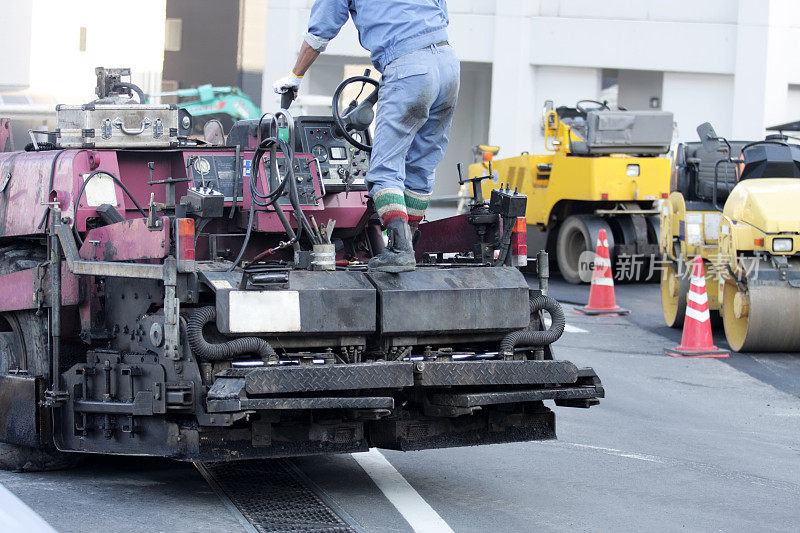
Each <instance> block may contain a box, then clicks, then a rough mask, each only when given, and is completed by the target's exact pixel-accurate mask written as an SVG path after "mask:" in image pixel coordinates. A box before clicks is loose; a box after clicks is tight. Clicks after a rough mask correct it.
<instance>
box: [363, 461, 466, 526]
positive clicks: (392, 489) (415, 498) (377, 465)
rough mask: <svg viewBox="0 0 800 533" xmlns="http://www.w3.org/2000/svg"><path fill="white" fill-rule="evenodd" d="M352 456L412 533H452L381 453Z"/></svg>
mask: <svg viewBox="0 0 800 533" xmlns="http://www.w3.org/2000/svg"><path fill="white" fill-rule="evenodd" d="M352 456H353V459H355V460H356V462H357V463H358V464H359V465H361V468H363V469H364V471H365V472H366V473H367V474H368V475H369V477H371V478H372V481H374V482H375V484H376V485H377V486H378V488H379V489H381V492H383V494H384V495H385V496H386V498H387V499H388V500H389V501H390V502H391V503H392V505H394V506H395V508H397V510H398V511H400V514H401V515H403V518H405V519H406V522H408V525H410V526H411V528H412V529H413V530H414V531H416V532H417V533H429V532H430V533H439V532H450V533H453V530H452V529H451V528H450V526H448V525H447V522H445V521H444V520H443V519H442V517H441V516H439V514H438V513H437V512H436V511H434V510H433V507H431V506H430V505H428V502H426V501H425V500H423V499H422V496H420V495H419V493H418V492H417V491H416V490H414V487H412V486H411V484H410V483H409V482H408V481H406V480H405V478H404V477H403V476H402V475H401V474H400V472H398V471H397V469H395V467H393V466H392V464H391V463H390V462H389V461H388V460H387V459H386V457H384V456H383V454H382V453H381V452H379V451H378V450H377V449H375V448H371V449H370V450H369V451H368V452H360V453H354V454H352Z"/></svg>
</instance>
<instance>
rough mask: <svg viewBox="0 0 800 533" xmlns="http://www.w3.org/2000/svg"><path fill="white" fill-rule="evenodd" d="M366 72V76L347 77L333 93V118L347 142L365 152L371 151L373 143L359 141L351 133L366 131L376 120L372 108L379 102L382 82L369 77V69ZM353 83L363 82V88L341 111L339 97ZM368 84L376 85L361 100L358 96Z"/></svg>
mask: <svg viewBox="0 0 800 533" xmlns="http://www.w3.org/2000/svg"><path fill="white" fill-rule="evenodd" d="M365 74H366V75H365V76H353V77H352V78H347V79H346V80H344V81H343V82H342V83H340V84H339V86H338V87H337V88H336V91H335V92H334V93H333V105H332V108H333V112H332V114H333V120H334V121H335V122H336V126H338V128H339V131H340V132H341V133H342V136H344V138H345V139H347V142H349V143H350V144H352V145H353V146H355V147H356V148H359V149H361V150H364V151H365V152H371V151H372V145H371V144H365V143H364V142H361V141H357V140H355V139H354V138H353V135H352V134H351V132H356V131H360V132H363V131H366V130H367V128H369V125H370V124H372V121H373V120H375V112H374V111H373V110H372V108H373V106H374V105H375V104H376V103H377V102H378V89H380V87H381V84H380V82H379V81H377V80H374V79H372V78H370V77H369V71H367V72H366V73H365ZM352 83H361V90H360V91H359V93H358V95H357V96H356V97H355V99H353V101H351V102H350V104H348V106H347V109H345V110H344V112H341V111H340V110H339V99H340V98H341V96H342V92H343V91H344V90H345V88H346V87H347V86H348V85H350V84H352ZM367 85H372V86H373V87H375V89H373V91H372V92H371V93H370V94H369V96H367V97H366V98H364V99H363V100H362V101H361V102H359V101H358V98H359V97H360V96H361V94H362V93H363V92H364V88H365V87H366V86H367ZM364 138H365V137H364V136H362V139H364Z"/></svg>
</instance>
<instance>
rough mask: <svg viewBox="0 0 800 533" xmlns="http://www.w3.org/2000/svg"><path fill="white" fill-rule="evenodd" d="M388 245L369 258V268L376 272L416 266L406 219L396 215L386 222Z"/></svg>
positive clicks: (412, 268) (396, 272) (409, 268)
mask: <svg viewBox="0 0 800 533" xmlns="http://www.w3.org/2000/svg"><path fill="white" fill-rule="evenodd" d="M386 233H387V235H388V236H389V245H388V246H387V247H386V248H384V249H383V251H382V252H381V253H380V254H378V255H376V256H375V257H373V258H372V259H370V260H369V265H368V266H369V269H370V270H376V271H378V272H391V273H392V274H398V273H400V272H410V271H412V270H415V269H416V268H417V260H416V258H415V257H414V247H413V246H412V244H411V228H409V227H408V222H407V221H406V219H404V218H401V217H397V218H393V219H391V220H389V221H388V222H386Z"/></svg>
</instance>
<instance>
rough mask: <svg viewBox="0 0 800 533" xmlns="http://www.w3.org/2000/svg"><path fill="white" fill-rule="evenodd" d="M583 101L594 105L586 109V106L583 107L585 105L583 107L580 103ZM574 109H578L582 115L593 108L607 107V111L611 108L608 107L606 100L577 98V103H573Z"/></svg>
mask: <svg viewBox="0 0 800 533" xmlns="http://www.w3.org/2000/svg"><path fill="white" fill-rule="evenodd" d="M584 103H586V104H595V105H596V107H591V108H589V109H587V108H585V107H583V106H582V105H581V104H584ZM575 109H577V110H578V111H580V112H581V113H583V114H584V115H585V114H586V113H588V112H589V111H592V110H594V109H608V110H609V111H611V108H610V107H608V104H607V103H606V102H600V101H598V100H578V103H577V104H575Z"/></svg>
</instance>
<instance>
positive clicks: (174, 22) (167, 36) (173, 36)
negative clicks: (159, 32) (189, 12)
mask: <svg viewBox="0 0 800 533" xmlns="http://www.w3.org/2000/svg"><path fill="white" fill-rule="evenodd" d="M182 33H183V19H167V24H166V29H165V31H164V50H166V51H167V52H180V51H181V38H182Z"/></svg>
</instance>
